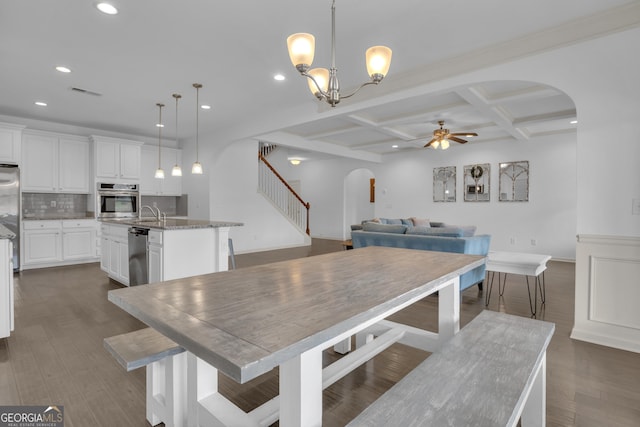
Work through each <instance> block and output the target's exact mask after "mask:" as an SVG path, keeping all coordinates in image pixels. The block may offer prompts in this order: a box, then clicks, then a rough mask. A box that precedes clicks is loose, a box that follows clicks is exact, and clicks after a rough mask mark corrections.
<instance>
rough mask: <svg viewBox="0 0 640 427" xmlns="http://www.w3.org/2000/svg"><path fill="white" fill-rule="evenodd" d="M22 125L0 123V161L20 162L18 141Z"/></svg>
mask: <svg viewBox="0 0 640 427" xmlns="http://www.w3.org/2000/svg"><path fill="white" fill-rule="evenodd" d="M22 129H24V126H19V125H12V124H9V123H0V163H5V164H12V165H17V164H20V141H21V140H22Z"/></svg>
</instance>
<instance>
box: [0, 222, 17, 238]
mask: <svg viewBox="0 0 640 427" xmlns="http://www.w3.org/2000/svg"><path fill="white" fill-rule="evenodd" d="M14 237H16V235H15V234H14V233H13V232H12V231H11V230H9V229H8V228H7V227H5V226H4V225H2V224H0V239H13V238H14Z"/></svg>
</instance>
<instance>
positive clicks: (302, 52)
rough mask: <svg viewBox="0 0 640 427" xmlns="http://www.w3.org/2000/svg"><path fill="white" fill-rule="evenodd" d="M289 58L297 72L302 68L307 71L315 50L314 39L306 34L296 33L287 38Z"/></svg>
mask: <svg viewBox="0 0 640 427" xmlns="http://www.w3.org/2000/svg"><path fill="white" fill-rule="evenodd" d="M287 48H288V49H289V58H290V59H291V63H292V64H293V66H294V67H296V69H298V71H300V68H304V71H307V70H308V69H309V67H311V64H313V56H314V54H315V50H316V38H315V37H314V36H313V35H311V34H308V33H296V34H292V35H290V36H289V37H287Z"/></svg>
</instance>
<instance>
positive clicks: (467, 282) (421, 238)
mask: <svg viewBox="0 0 640 427" xmlns="http://www.w3.org/2000/svg"><path fill="white" fill-rule="evenodd" d="M390 227H394V230H393V231H392V230H391V228H390ZM402 227H404V230H402ZM367 228H368V229H369V230H372V231H366V230H367ZM381 228H382V229H383V230H384V231H377V230H378V229H381ZM416 228H417V227H414V228H413V229H411V228H409V227H408V226H404V225H388V226H387V227H381V224H376V225H371V226H369V227H367V224H365V227H364V229H363V230H352V231H351V241H352V242H353V248H354V249H357V248H362V247H365V246H390V247H394V248H406V249H420V250H427V251H439V252H456V253H461V254H470V255H483V256H487V253H488V252H489V245H490V243H491V236H489V235H488V234H483V235H477V236H464V237H459V236H447V235H446V234H456V233H453V232H450V233H444V234H445V235H438V233H437V232H438V231H439V230H437V228H438V227H434V228H435V229H434V230H429V229H428V228H427V229H426V230H424V229H421V230H416ZM388 231H390V232H388ZM407 231H408V232H409V233H411V234H406V232H407ZM441 231H444V230H441ZM484 276H485V266H484V264H483V265H482V266H480V267H476V268H474V269H473V270H471V271H469V272H467V273H465V274H463V275H462V276H460V290H461V291H462V290H464V289H467V288H468V287H470V286H473V285H476V284H477V285H478V288H479V289H482V282H483V280H484Z"/></svg>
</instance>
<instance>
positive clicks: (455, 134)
mask: <svg viewBox="0 0 640 427" xmlns="http://www.w3.org/2000/svg"><path fill="white" fill-rule="evenodd" d="M449 135H451V136H478V134H477V133H475V132H455V133H450V134H449Z"/></svg>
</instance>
